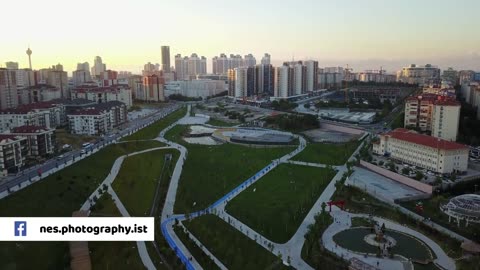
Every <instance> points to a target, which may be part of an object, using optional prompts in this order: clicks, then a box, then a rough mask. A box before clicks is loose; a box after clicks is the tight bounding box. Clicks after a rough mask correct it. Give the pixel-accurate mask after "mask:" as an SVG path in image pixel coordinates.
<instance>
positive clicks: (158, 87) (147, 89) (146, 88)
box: [137, 75, 165, 102]
mask: <svg viewBox="0 0 480 270" xmlns="http://www.w3.org/2000/svg"><path fill="white" fill-rule="evenodd" d="M164 84H165V81H164V80H163V78H161V77H159V76H156V75H151V76H144V77H143V84H142V90H143V91H142V92H141V93H139V95H137V99H138V100H143V101H147V102H159V101H165V93H164V89H163V85H164Z"/></svg>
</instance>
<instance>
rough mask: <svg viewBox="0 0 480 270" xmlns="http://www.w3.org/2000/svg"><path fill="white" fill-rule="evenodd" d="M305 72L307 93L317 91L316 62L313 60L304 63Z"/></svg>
mask: <svg viewBox="0 0 480 270" xmlns="http://www.w3.org/2000/svg"><path fill="white" fill-rule="evenodd" d="M305 66H306V67H307V68H306V72H307V75H306V76H307V92H313V91H315V90H317V89H318V75H317V74H318V62H317V61H313V60H308V61H305Z"/></svg>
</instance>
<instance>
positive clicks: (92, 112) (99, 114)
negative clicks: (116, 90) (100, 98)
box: [67, 101, 127, 135]
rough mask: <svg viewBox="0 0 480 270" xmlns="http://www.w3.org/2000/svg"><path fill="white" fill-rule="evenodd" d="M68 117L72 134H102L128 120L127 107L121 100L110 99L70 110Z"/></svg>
mask: <svg viewBox="0 0 480 270" xmlns="http://www.w3.org/2000/svg"><path fill="white" fill-rule="evenodd" d="M67 118H68V123H69V125H68V126H69V128H70V132H71V133H72V134H80V135H100V134H105V133H107V132H109V131H111V130H112V129H113V128H115V127H117V126H119V125H121V124H124V123H126V122H127V107H126V105H125V104H124V103H122V102H120V101H109V102H105V103H99V104H95V105H93V106H88V107H83V108H81V109H78V110H76V111H73V112H69V113H68V115H67Z"/></svg>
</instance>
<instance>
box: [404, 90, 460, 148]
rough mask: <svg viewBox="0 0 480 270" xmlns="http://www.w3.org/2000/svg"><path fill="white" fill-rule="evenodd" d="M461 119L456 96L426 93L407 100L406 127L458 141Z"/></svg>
mask: <svg viewBox="0 0 480 270" xmlns="http://www.w3.org/2000/svg"><path fill="white" fill-rule="evenodd" d="M459 120H460V103H459V102H458V101H456V100H455V98H452V97H448V96H440V95H436V94H428V93H424V94H422V95H419V96H416V97H409V98H407V99H406V101H405V123H404V126H405V127H411V128H416V129H417V130H420V131H423V132H431V134H432V136H434V137H437V138H441V139H444V140H449V141H456V139H457V134H458V125H459Z"/></svg>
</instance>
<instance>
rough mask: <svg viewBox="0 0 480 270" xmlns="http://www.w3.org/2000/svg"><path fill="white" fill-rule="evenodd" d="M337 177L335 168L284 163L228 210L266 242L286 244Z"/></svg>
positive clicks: (239, 198)
mask: <svg viewBox="0 0 480 270" xmlns="http://www.w3.org/2000/svg"><path fill="white" fill-rule="evenodd" d="M334 176H335V171H334V170H332V169H326V168H317V167H309V166H299V165H293V164H281V165H279V166H278V167H277V168H275V169H274V170H273V171H271V172H269V173H268V174H267V175H265V176H263V178H261V179H260V180H259V181H258V182H256V183H255V184H253V185H251V186H250V187H249V188H248V189H247V190H245V191H243V192H242V193H240V195H238V196H237V197H235V198H234V199H233V200H231V201H230V202H229V203H228V204H227V206H226V210H227V212H228V213H230V214H231V215H233V216H234V217H236V218H238V219H239V220H240V221H242V222H243V223H245V224H246V225H248V226H249V227H251V228H252V229H254V230H255V231H257V232H259V233H260V234H261V235H263V236H265V237H266V238H267V239H270V240H272V241H274V242H277V243H285V242H287V241H288V240H289V239H290V238H291V237H292V236H293V235H294V234H295V232H296V231H297V229H298V226H300V224H301V223H302V221H303V219H304V218H305V216H306V215H307V213H308V212H309V211H310V209H311V208H312V206H313V204H314V203H315V202H316V201H317V199H318V197H319V196H320V194H321V193H322V192H323V190H324V189H325V187H326V186H327V185H328V183H330V181H331V179H332V178H333V177H334Z"/></svg>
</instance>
